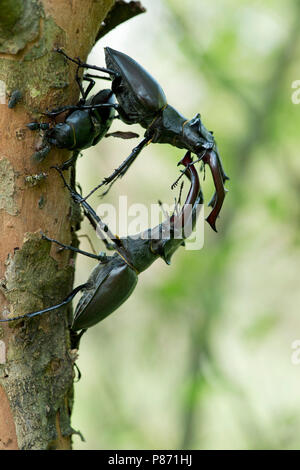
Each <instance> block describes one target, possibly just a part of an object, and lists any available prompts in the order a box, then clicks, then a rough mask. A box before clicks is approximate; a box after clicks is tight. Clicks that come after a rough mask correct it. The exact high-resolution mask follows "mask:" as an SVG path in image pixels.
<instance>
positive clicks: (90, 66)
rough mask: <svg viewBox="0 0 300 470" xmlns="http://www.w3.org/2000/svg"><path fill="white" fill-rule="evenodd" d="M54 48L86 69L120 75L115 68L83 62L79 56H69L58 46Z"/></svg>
mask: <svg viewBox="0 0 300 470" xmlns="http://www.w3.org/2000/svg"><path fill="white" fill-rule="evenodd" d="M54 50H55V52H58V53H59V54H62V55H63V56H64V57H65V58H66V59H68V60H70V61H71V62H74V64H76V65H77V66H78V67H82V68H84V69H91V70H98V71H99V72H104V73H108V74H110V75H114V76H119V74H118V73H117V72H115V71H114V70H111V69H107V68H105V67H97V66H96V65H90V64H85V63H84V62H81V60H80V59H79V58H77V59H72V57H69V56H68V55H67V54H66V53H65V52H64V51H63V50H62V49H60V48H57V49H54Z"/></svg>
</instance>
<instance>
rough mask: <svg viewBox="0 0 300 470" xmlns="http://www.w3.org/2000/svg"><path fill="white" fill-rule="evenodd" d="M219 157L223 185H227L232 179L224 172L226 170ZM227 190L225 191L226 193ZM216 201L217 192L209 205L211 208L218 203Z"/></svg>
mask: <svg viewBox="0 0 300 470" xmlns="http://www.w3.org/2000/svg"><path fill="white" fill-rule="evenodd" d="M217 157H218V164H219V169H220V172H221V176H222V181H223V184H224V183H226V181H227V180H229V179H230V178H229V177H228V176H227V175H226V173H225V171H224V168H223V165H222V162H221V160H220V158H219V155H218V154H217ZM226 191H227V190H226V189H225V192H226ZM216 199H217V193H216V191H215V193H214V195H213V197H212V198H211V200H210V201H209V203H208V206H209V207H213V206H214V204H215V202H216Z"/></svg>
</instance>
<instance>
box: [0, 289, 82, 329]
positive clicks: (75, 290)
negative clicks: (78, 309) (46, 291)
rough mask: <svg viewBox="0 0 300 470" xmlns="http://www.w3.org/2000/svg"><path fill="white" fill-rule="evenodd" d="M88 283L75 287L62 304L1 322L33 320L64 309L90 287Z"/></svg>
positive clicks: (0, 320)
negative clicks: (76, 296)
mask: <svg viewBox="0 0 300 470" xmlns="http://www.w3.org/2000/svg"><path fill="white" fill-rule="evenodd" d="M88 285H89V284H88V283H85V284H81V285H80V286H77V287H75V289H73V290H72V292H70V294H69V295H68V296H67V297H65V299H64V300H62V302H61V303H59V304H56V305H52V307H48V308H44V309H42V310H37V311H36V312H31V313H25V314H24V315H19V316H18V317H11V318H5V319H0V322H8V321H15V320H21V319H22V318H33V317H36V316H37V315H42V314H43V313H47V312H51V311H52V310H56V309H58V308H61V307H63V306H64V305H67V304H68V303H69V302H71V300H73V298H74V297H75V295H76V294H77V293H78V292H80V291H81V290H82V289H85V288H86V287H88Z"/></svg>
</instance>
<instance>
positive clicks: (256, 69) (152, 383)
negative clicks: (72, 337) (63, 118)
mask: <svg viewBox="0 0 300 470" xmlns="http://www.w3.org/2000/svg"><path fill="white" fill-rule="evenodd" d="M143 4H144V5H145V6H146V8H147V10H148V11H147V13H146V14H145V15H141V16H140V17H139V18H137V19H134V20H131V21H130V22H128V24H127V25H126V24H124V25H121V26H120V27H119V28H117V30H116V31H115V32H113V33H110V34H109V35H108V36H106V37H105V38H104V39H103V41H101V43H100V44H99V45H98V46H97V47H96V48H95V50H94V51H93V53H92V55H91V58H90V61H92V60H93V61H94V62H95V63H97V64H101V63H103V62H102V61H103V52H102V48H103V46H104V45H109V46H111V47H114V48H116V49H119V50H122V51H124V52H126V53H128V54H129V55H131V56H132V57H134V58H135V59H136V60H137V61H138V62H140V63H142V64H143V65H144V66H145V67H146V68H147V69H148V70H149V71H150V72H151V73H152V74H153V75H154V76H155V77H156V78H157V79H158V80H159V81H160V83H161V84H162V85H163V87H164V89H165V92H166V94H167V96H168V100H169V103H170V104H172V105H173V106H175V107H176V108H177V109H178V110H180V111H181V112H182V113H184V114H185V115H186V116H187V117H188V118H191V117H192V116H193V115H195V114H196V113H197V112H201V116H202V119H203V121H204V123H205V125H207V126H208V128H209V129H213V130H214V134H215V136H216V139H217V142H218V147H219V150H220V153H221V157H222V159H223V163H224V167H225V169H226V172H227V173H228V175H229V176H230V178H231V179H230V182H229V184H228V188H229V193H228V195H227V197H226V200H225V204H224V208H223V210H222V212H221V217H220V220H219V221H218V229H219V232H218V234H214V233H212V231H210V229H209V227H208V226H207V227H206V228H205V244H204V247H203V249H202V250H201V251H186V250H184V249H182V250H181V252H180V253H179V252H178V253H176V255H175V256H174V260H173V262H172V265H171V267H167V266H165V265H164V264H163V262H161V263H159V262H157V263H156V264H155V265H153V266H152V267H151V268H150V269H149V270H148V272H146V273H144V274H142V275H141V279H140V280H139V284H138V286H137V288H136V291H135V292H134V294H133V295H132V297H131V298H130V299H129V300H128V301H127V302H126V304H124V306H122V307H121V308H120V309H119V310H118V312H116V313H115V314H113V315H112V316H111V317H109V318H108V319H106V320H105V321H104V322H102V323H100V324H99V325H97V326H96V327H94V328H92V329H91V330H90V331H88V333H86V335H85V336H84V337H83V340H82V344H81V349H80V358H79V361H78V365H79V367H80V369H81V371H82V373H83V377H82V379H81V381H80V382H79V383H78V384H77V386H76V389H75V410H74V417H73V427H74V428H75V429H77V428H79V429H80V430H81V432H82V433H83V435H84V436H85V438H86V440H87V442H86V443H81V442H79V441H78V439H77V438H75V439H76V442H75V447H76V448H83V449H86V448H89V449H103V448H106V449H126V448H129V449H146V448H150V449H151V448H153V449H168V448H169V449H180V448H196V449H262V448H267V449H272V448H280V449H298V448H299V447H300V444H299V440H298V435H299V431H300V412H299V404H298V402H299V399H298V395H299V393H298V391H299V387H300V365H299V366H297V365H293V364H292V362H291V353H292V349H291V344H292V342H293V341H294V340H295V339H297V338H299V336H300V326H299V320H298V317H299V314H298V306H299V300H300V290H299V281H298V277H299V274H298V270H299V269H298V267H299V260H300V257H299V240H300V239H299V235H298V233H299V231H298V229H299V206H298V204H297V202H296V201H297V198H298V197H299V194H300V176H299V174H300V173H299V169H300V168H299V167H300V163H299V159H298V158H297V153H298V142H299V138H298V135H299V128H300V105H298V106H297V105H295V104H293V103H292V100H291V95H292V92H293V90H292V88H291V84H292V82H293V81H294V80H297V79H299V78H300V77H299V75H300V70H299V53H300V30H299V25H298V24H299V20H300V1H299V0H288V1H286V2H281V1H279V0H272V1H271V0H266V1H265V2H260V1H258V0H256V1H255V0H252V1H250V0H244V1H242V2H241V1H238V0H220V1H219V2H208V1H204V0H203V1H202V0H201V1H198V2H194V1H192V0H186V1H185V2H181V1H180V0H156V1H155V2H151V1H150V0H148V1H145V0H144V1H143ZM141 38H142V39H141ZM158 45H159V47H158ZM100 86H101V84H99V87H100ZM114 125H115V124H114ZM120 127H122V125H121V124H120V123H118V126H116V128H114V129H113V130H117V128H118V129H119V128H120ZM133 127H134V126H131V128H130V130H132V131H137V132H139V133H140V135H142V131H141V129H140V128H139V127H138V126H137V127H136V129H135V128H134V129H133ZM124 128H126V126H124ZM127 128H128V127H127ZM122 129H123V127H122ZM132 147H133V144H132V142H131V143H130V142H129V143H128V142H121V143H119V142H116V140H114V139H112V141H111V140H110V139H107V140H104V141H102V142H101V143H99V144H98V146H97V148H96V149H94V150H89V151H87V152H85V154H84V157H83V158H82V159H81V160H80V162H79V169H78V175H79V181H80V183H81V185H82V187H83V188H84V191H86V192H87V191H88V189H89V188H91V187H93V186H94V185H96V184H97V183H98V182H99V179H100V178H102V176H104V175H108V174H110V172H111V170H112V168H115V167H116V166H117V165H118V164H119V163H120V162H121V161H122V160H123V159H124V158H125V157H126V156H127V155H128V154H129V153H130V150H131V148H132ZM179 158H180V152H178V150H176V149H174V148H171V147H170V146H164V145H150V146H149V147H147V149H146V150H145V151H144V152H143V153H142V155H141V156H140V157H139V159H138V161H137V162H136V163H135V164H134V165H133V167H132V168H131V169H130V171H129V172H128V174H127V175H126V176H125V177H124V178H123V179H122V180H121V181H120V183H118V185H117V184H116V185H115V187H114V188H113V190H112V191H111V193H110V195H109V196H108V198H107V201H108V202H115V201H116V200H117V197H118V195H119V194H126V195H128V198H129V203H130V202H135V201H139V202H143V203H147V204H149V205H150V204H151V203H154V202H156V200H157V199H158V198H159V199H163V200H167V201H171V200H172V197H173V194H171V192H170V189H169V188H170V184H171V183H172V182H173V180H174V179H175V177H176V174H177V173H176V171H177V169H176V163H177V161H178V160H179ZM208 176H210V175H209V171H207V178H206V181H205V182H204V193H205V196H206V200H207V201H208V200H209V193H210V192H211V191H212V183H211V178H210V177H208ZM97 204H99V199H97V196H95V197H94V199H93V202H92V205H94V206H95V207H96V206H97ZM89 230H90V229H89V227H88V224H87V223H84V224H83V226H82V233H88V232H89ZM89 233H90V236H91V237H93V239H94V240H95V245H97V244H98V245H99V241H98V240H97V239H96V238H95V236H94V234H93V233H91V232H89ZM81 243H82V247H83V249H88V246H87V245H86V246H85V241H84V240H82V241H81ZM101 249H102V248H101ZM77 263H78V269H77V272H78V274H77V284H79V283H81V282H84V280H85V279H86V277H87V275H88V273H89V271H90V269H91V268H92V266H93V263H91V262H90V260H87V259H83V258H80V259H79V258H78V261H77Z"/></svg>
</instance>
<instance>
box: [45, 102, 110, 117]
mask: <svg viewBox="0 0 300 470" xmlns="http://www.w3.org/2000/svg"><path fill="white" fill-rule="evenodd" d="M97 108H115V109H116V110H118V108H119V105H118V104H116V103H99V104H89V105H85V104H77V105H70V106H62V107H61V108H55V109H52V110H51V111H46V112H45V113H42V114H43V115H44V116H48V117H52V118H53V117H56V116H58V115H59V114H62V113H64V112H65V111H78V110H82V109H97Z"/></svg>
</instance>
